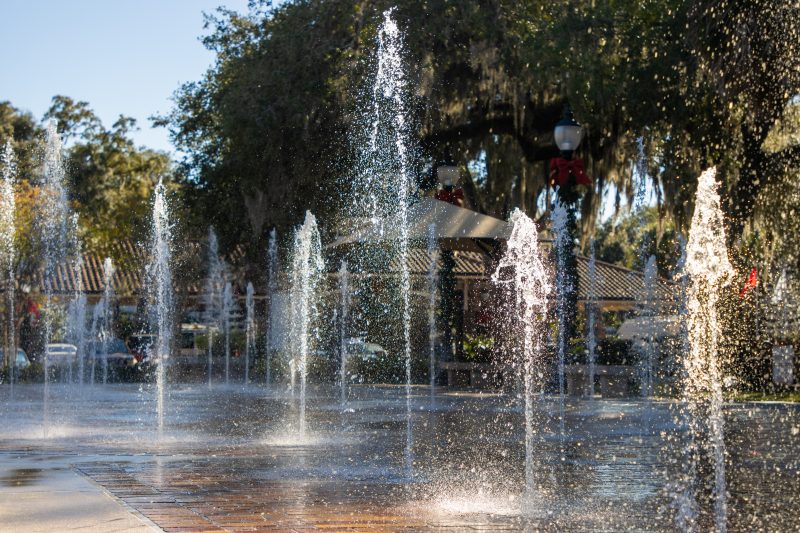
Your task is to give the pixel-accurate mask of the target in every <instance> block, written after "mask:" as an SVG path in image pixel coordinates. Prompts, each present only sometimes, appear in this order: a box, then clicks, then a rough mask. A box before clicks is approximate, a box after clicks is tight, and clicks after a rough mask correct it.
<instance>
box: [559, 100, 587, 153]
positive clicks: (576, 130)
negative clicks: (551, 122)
mask: <svg viewBox="0 0 800 533" xmlns="http://www.w3.org/2000/svg"><path fill="white" fill-rule="evenodd" d="M553 137H554V138H555V141H556V146H558V149H559V150H561V156H562V157H563V158H564V159H572V152H574V151H575V150H577V149H578V146H580V144H581V140H583V126H581V125H580V124H578V122H577V121H576V120H575V116H574V115H573V114H572V109H571V108H570V107H569V105H566V106H564V118H562V119H561V120H559V121H558V122H557V123H556V127H555V129H554V130H553Z"/></svg>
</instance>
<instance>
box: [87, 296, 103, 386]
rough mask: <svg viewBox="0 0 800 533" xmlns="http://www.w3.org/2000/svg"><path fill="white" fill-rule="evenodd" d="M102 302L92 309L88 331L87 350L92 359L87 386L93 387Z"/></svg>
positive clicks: (95, 375) (101, 318)
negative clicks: (89, 346)
mask: <svg viewBox="0 0 800 533" xmlns="http://www.w3.org/2000/svg"><path fill="white" fill-rule="evenodd" d="M104 314H105V313H104V311H103V301H102V300H101V301H99V302H98V303H97V304H95V306H94V309H92V326H91V328H90V329H89V339H90V340H91V343H92V347H91V349H90V350H89V356H90V357H91V358H92V364H91V365H90V367H89V384H90V385H94V380H95V379H96V377H97V374H96V372H97V368H96V367H97V353H98V342H97V336H98V332H99V328H101V327H102V325H101V324H102V320H103V315H104Z"/></svg>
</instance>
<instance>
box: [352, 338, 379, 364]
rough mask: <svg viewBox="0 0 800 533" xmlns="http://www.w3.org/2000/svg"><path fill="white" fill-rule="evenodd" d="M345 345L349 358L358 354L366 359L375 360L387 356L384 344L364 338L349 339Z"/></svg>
mask: <svg viewBox="0 0 800 533" xmlns="http://www.w3.org/2000/svg"><path fill="white" fill-rule="evenodd" d="M345 346H346V350H347V357H348V358H350V357H353V356H357V357H359V358H361V359H363V360H364V361H375V360H378V359H384V358H385V357H386V350H385V349H384V348H383V346H381V345H380V344H375V343H373V342H366V341H364V340H362V339H349V340H348V341H347V343H346V344H345Z"/></svg>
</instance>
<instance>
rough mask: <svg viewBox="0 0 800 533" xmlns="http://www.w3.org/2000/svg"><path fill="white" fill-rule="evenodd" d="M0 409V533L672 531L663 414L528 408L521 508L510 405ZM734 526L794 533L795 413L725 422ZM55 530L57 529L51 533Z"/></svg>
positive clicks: (326, 401)
mask: <svg viewBox="0 0 800 533" xmlns="http://www.w3.org/2000/svg"><path fill="white" fill-rule="evenodd" d="M52 393H53V397H52V398H51V402H50V409H49V413H48V429H47V431H48V437H47V438H43V431H44V429H43V427H42V418H43V411H42V402H41V394H42V388H41V386H17V387H16V388H15V390H14V391H13V395H14V396H13V398H11V396H10V395H11V392H10V391H9V389H8V388H7V387H4V388H3V390H2V394H4V397H3V398H2V403H1V404H0V405H2V409H3V412H2V419H3V420H4V423H3V424H2V429H0V437H2V438H1V440H0V442H1V444H0V447H1V448H2V449H1V450H0V498H2V503H0V509H2V511H1V513H2V514H0V520H1V523H2V524H3V528H4V529H8V530H17V531H48V530H49V531H52V530H54V528H55V529H58V530H69V529H70V528H72V529H79V530H82V531H83V530H95V531H146V530H152V529H155V530H158V529H163V530H165V531H309V530H320V531H359V530H360V531H366V530H369V531H398V530H412V531H417V530H432V531H441V530H445V531H476V530H511V531H519V530H531V531H533V530H562V531H564V530H570V531H581V530H587V531H588V530H622V529H625V530H630V529H637V530H643V531H670V530H674V528H675V526H674V515H675V512H676V498H675V495H674V494H673V493H674V491H673V490H672V489H671V487H673V486H674V480H675V479H677V476H678V472H679V470H680V464H681V451H680V450H681V447H680V445H679V443H680V441H681V439H680V435H681V430H680V428H679V427H678V426H677V425H676V423H675V421H674V420H675V419H676V417H675V412H676V409H675V408H674V407H675V406H674V404H672V403H669V402H659V401H655V402H645V401H641V400H628V401H622V400H595V401H584V400H581V401H569V402H568V403H567V404H566V405H565V407H564V413H565V423H564V424H563V427H562V425H561V424H560V423H559V413H560V412H561V408H560V403H559V402H558V401H557V398H553V397H544V398H542V399H540V400H539V401H538V402H537V411H536V417H535V419H536V425H537V427H538V428H540V430H539V432H538V437H537V440H536V454H535V462H536V468H535V478H536V483H537V485H538V487H539V489H538V491H537V493H536V495H534V496H532V497H530V498H527V499H526V498H523V487H522V485H523V462H524V446H523V444H524V443H523V435H522V428H523V423H522V412H521V408H520V405H519V399H518V398H515V397H514V396H513V395H510V394H487V393H484V394H480V393H466V392H461V393H457V392H452V393H442V394H437V395H436V397H435V400H434V402H433V403H432V400H431V397H430V394H429V390H428V389H427V388H422V387H420V388H415V389H414V397H413V401H412V402H411V406H412V409H413V415H412V424H411V431H410V432H409V431H408V426H407V424H406V415H405V413H406V411H405V409H406V402H405V396H404V390H403V388H402V387H377V388H367V387H355V388H354V389H353V390H352V391H351V395H350V399H349V401H348V404H347V406H346V409H345V410H342V409H341V406H340V404H339V402H338V396H337V394H336V391H335V390H334V389H332V388H312V389H311V390H310V398H309V406H308V408H309V411H308V428H309V429H308V432H307V433H306V434H305V435H299V434H298V433H297V432H296V430H295V429H294V428H293V424H294V422H295V420H296V416H297V402H296V400H295V399H293V397H292V396H291V394H290V393H289V392H288V391H285V390H281V391H279V392H277V391H273V392H272V393H268V392H267V391H266V390H265V389H264V388H263V387H260V386H251V387H248V388H242V387H239V386H236V387H234V386H231V387H224V386H218V387H215V388H213V389H208V387H206V386H204V385H191V386H189V385H185V386H176V387H174V388H173V389H172V391H171V392H170V395H169V403H168V405H169V410H168V412H169V415H168V417H167V428H166V429H165V431H164V434H163V435H162V437H161V438H160V439H159V437H158V435H157V431H156V430H155V428H154V424H153V420H154V416H153V411H152V409H153V400H152V397H153V394H152V391H151V390H149V389H148V388H147V387H146V386H144V387H142V386H138V385H109V386H107V387H101V386H98V387H95V388H89V387H87V388H85V389H84V390H83V391H80V390H79V389H77V388H71V387H65V386H54V387H53V391H52ZM726 415H727V424H726V441H727V445H728V454H729V456H728V458H727V459H728V460H727V471H728V490H729V492H730V498H729V508H730V513H729V515H730V516H729V529H730V530H731V531H753V530H765V531H777V530H782V531H788V530H795V529H797V528H798V527H800V519H799V518H798V514H797V511H796V509H797V504H798V495H799V494H800V437H799V436H798V432H800V410H798V409H797V408H796V407H795V406H793V405H790V404H737V405H730V406H728V407H727V409H726ZM56 524H58V527H55V525H56Z"/></svg>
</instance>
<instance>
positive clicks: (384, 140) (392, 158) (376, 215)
mask: <svg viewBox="0 0 800 533" xmlns="http://www.w3.org/2000/svg"><path fill="white" fill-rule="evenodd" d="M392 12H393V10H391V9H390V10H387V11H385V12H384V14H383V22H382V24H381V25H380V27H379V28H378V34H377V45H378V50H377V56H376V65H375V70H374V79H373V84H372V87H371V93H370V95H369V98H370V103H369V107H368V116H366V117H364V122H365V124H364V125H365V126H366V130H367V138H366V139H365V140H366V142H365V143H364V144H362V145H361V147H360V148H359V151H360V154H359V160H360V172H361V175H360V182H361V183H360V188H361V190H360V191H359V193H360V195H359V198H357V201H356V203H357V204H359V205H360V213H358V216H368V217H371V218H372V219H373V221H375V222H380V223H382V222H383V221H385V220H387V218H389V217H390V218H391V224H392V226H393V228H392V229H393V230H394V231H396V232H397V233H396V236H395V237H394V238H393V242H392V244H393V245H394V252H395V254H394V255H395V259H396V264H397V265H398V266H399V291H398V294H399V307H400V310H399V313H397V316H399V317H400V321H401V322H402V339H403V340H402V344H403V346H402V354H403V359H404V363H405V378H406V379H405V382H406V386H405V396H406V453H405V459H406V467H407V470H408V471H409V472H410V471H411V448H412V440H413V438H412V432H411V430H412V427H411V300H410V298H411V296H410V292H411V277H410V274H409V270H408V238H409V237H408V206H409V200H410V198H411V194H412V187H413V179H412V178H413V176H412V169H411V163H412V159H413V154H414V147H413V144H412V141H411V139H412V136H411V127H410V124H409V120H408V109H407V105H406V98H407V97H408V95H409V87H408V80H407V79H406V75H405V72H404V59H403V56H404V51H403V36H402V34H401V32H400V29H399V28H398V26H397V23H396V22H395V21H394V20H393V18H392ZM381 227H383V226H381Z"/></svg>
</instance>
